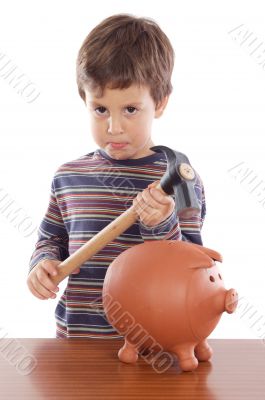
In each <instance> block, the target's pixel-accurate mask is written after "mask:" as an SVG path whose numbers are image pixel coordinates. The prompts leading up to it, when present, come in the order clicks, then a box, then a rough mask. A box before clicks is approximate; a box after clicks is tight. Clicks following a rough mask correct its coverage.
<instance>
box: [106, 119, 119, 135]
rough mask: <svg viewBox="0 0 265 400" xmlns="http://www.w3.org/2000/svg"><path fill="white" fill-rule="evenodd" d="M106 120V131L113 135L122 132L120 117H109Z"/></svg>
mask: <svg viewBox="0 0 265 400" xmlns="http://www.w3.org/2000/svg"><path fill="white" fill-rule="evenodd" d="M108 122H109V124H108V133H112V134H113V135H115V134H120V133H122V132H123V129H122V124H121V120H120V118H118V117H110V118H109V121H108Z"/></svg>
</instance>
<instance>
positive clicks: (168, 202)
mask: <svg viewBox="0 0 265 400" xmlns="http://www.w3.org/2000/svg"><path fill="white" fill-rule="evenodd" d="M158 182H160V181H155V182H153V183H151V184H150V185H148V187H147V188H146V189H144V191H143V192H140V193H138V195H137V196H136V197H135V198H134V199H133V206H134V208H135V211H136V213H137V214H138V216H139V218H140V220H141V221H142V222H143V223H144V224H145V225H147V226H150V227H151V226H156V225H158V224H160V223H161V222H163V221H165V220H166V219H167V218H168V217H169V216H170V215H171V214H172V212H173V210H174V209H175V202H174V200H173V199H172V197H171V196H165V195H163V194H162V193H161V192H160V190H159V189H156V188H155V186H157V184H158Z"/></svg>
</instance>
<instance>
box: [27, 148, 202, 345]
mask: <svg viewBox="0 0 265 400" xmlns="http://www.w3.org/2000/svg"><path fill="white" fill-rule="evenodd" d="M166 169H167V160H166V156H165V155H164V154H163V153H154V154H151V155H148V156H145V157H142V158H138V159H126V160H115V159H113V158H111V157H110V156H109V155H108V154H107V153H106V152H105V151H104V150H102V149H97V150H95V151H93V152H91V153H89V154H87V155H84V156H82V157H80V158H78V159H76V160H74V161H71V162H67V163H65V164H63V165H62V166H60V167H59V168H58V169H57V171H56V172H55V175H54V178H53V180H52V184H51V194H50V201H49V205H48V209H47V211H46V213H45V216H44V218H43V220H42V221H41V224H40V226H39V230H38V240H37V243H36V245H35V249H34V252H33V254H32V256H31V259H30V271H31V269H32V268H34V266H35V265H36V264H37V263H38V262H39V261H41V260H43V259H56V260H60V261H63V260H65V259H66V258H67V257H68V256H69V255H71V254H72V253H73V252H75V251H76V250H77V249H78V248H79V247H81V246H82V245H83V244H84V243H85V242H87V241H88V240H90V239H91V238H92V237H93V236H94V235H96V234H97V233H98V232H99V231H101V230H102V229H103V228H104V227H105V226H107V225H108V224H109V223H110V222H111V221H113V220H114V219H116V218H117V217H118V216H119V215H120V214H122V213H123V212H124V211H126V210H127V209H128V208H129V207H130V206H131V205H132V202H133V199H134V198H135V197H136V196H137V193H139V192H142V191H143V190H144V189H145V188H146V187H147V186H148V185H149V184H150V183H152V182H154V181H156V180H159V179H161V177H162V176H163V175H164V173H165V171H166ZM195 192H196V195H197V197H198V200H199V203H200V205H201V213H200V215H198V216H196V217H192V218H189V219H182V218H180V217H178V216H177V215H176V212H175V210H174V211H173V213H172V214H171V215H170V216H169V217H168V218H167V219H166V220H165V221H163V222H161V223H160V224H159V225H156V226H155V227H149V226H147V225H145V224H144V223H142V222H141V221H140V220H139V219H138V220H137V221H136V222H135V223H134V224H133V225H132V226H130V227H129V228H128V229H127V230H126V231H125V232H123V233H122V234H121V235H120V236H118V237H117V238H116V239H114V240H113V241H112V242H110V243H109V244H107V245H106V246H105V247H104V248H103V249H102V250H100V251H99V252H98V253H97V254H95V255H94V256H93V257H92V258H91V259H90V260H88V261H87V262H85V263H84V264H83V265H82V266H81V268H80V273H78V274H71V275H70V276H69V278H68V282H67V286H66V289H65V291H64V293H63V294H62V296H61V298H60V299H59V302H58V304H57V306H56V309H55V319H56V336H57V337H58V338H102V339H108V338H121V336H120V335H119V333H118V332H117V331H116V330H115V329H114V328H113V327H112V326H111V325H110V324H109V322H108V321H107V319H106V317H105V314H104V310H103V306H102V287H103V281H104V277H105V274H106V270H107V268H108V266H109V265H110V263H111V262H112V261H113V260H114V259H115V258H116V257H117V256H118V255H119V254H120V253H121V252H123V251H124V250H126V249H128V248H130V247H131V246H134V245H136V244H139V243H143V242H144V241H147V240H161V239H163V240H164V239H165V240H187V241H190V242H194V243H198V244H202V240H201V228H202V224H203V220H204V217H205V212H206V207H205V195H204V188H203V184H202V181H201V178H200V177H199V175H198V174H197V172H196V181H195ZM172 198H173V199H174V195H172Z"/></svg>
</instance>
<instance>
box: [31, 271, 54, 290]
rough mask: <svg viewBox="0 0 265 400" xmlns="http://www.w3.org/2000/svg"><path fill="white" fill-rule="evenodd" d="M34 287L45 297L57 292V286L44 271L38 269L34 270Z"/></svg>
mask: <svg viewBox="0 0 265 400" xmlns="http://www.w3.org/2000/svg"><path fill="white" fill-rule="evenodd" d="M34 284H35V285H34V286H35V289H37V291H38V292H39V293H40V294H42V295H43V296H45V297H53V295H54V292H58V291H59V288H58V286H56V285H55V284H54V283H53V282H52V281H51V280H50V279H49V278H48V276H47V275H46V272H45V271H43V270H42V269H40V270H39V271H37V272H36V276H35V282H34Z"/></svg>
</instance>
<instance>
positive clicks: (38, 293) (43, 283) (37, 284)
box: [27, 259, 80, 300]
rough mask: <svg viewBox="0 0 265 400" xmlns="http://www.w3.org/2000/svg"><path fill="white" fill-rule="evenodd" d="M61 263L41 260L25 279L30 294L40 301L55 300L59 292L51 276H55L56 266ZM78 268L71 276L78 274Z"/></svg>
mask: <svg viewBox="0 0 265 400" xmlns="http://www.w3.org/2000/svg"><path fill="white" fill-rule="evenodd" d="M60 263H61V261H59V260H48V259H46V260H41V261H40V262H39V263H38V264H37V265H35V267H34V268H33V269H32V271H30V273H29V275H28V279H27V285H28V287H29V290H30V291H31V293H32V294H33V295H34V296H35V297H37V298H38V299H41V300H47V299H55V298H56V294H55V293H56V292H58V291H59V287H58V286H56V285H55V284H54V283H53V282H52V280H51V276H55V275H56V274H57V268H56V267H57V266H58V265H59V264H60ZM79 271H80V268H77V269H76V270H75V271H74V272H73V274H78V273H79Z"/></svg>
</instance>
